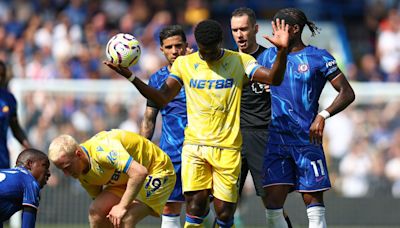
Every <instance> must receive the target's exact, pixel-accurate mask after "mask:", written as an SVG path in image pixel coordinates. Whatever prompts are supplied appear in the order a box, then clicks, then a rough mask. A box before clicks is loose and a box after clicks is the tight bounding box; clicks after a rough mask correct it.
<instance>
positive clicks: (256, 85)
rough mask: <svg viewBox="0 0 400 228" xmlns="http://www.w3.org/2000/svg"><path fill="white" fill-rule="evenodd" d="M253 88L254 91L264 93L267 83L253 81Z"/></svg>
mask: <svg viewBox="0 0 400 228" xmlns="http://www.w3.org/2000/svg"><path fill="white" fill-rule="evenodd" d="M251 90H253V92H254V93H256V94H260V93H263V91H264V90H265V84H261V83H258V82H254V83H251Z"/></svg>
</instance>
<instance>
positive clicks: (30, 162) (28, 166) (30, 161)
mask: <svg viewBox="0 0 400 228" xmlns="http://www.w3.org/2000/svg"><path fill="white" fill-rule="evenodd" d="M32 165H33V161H32V160H31V159H28V160H27V161H26V163H25V165H24V166H25V168H27V169H28V170H32Z"/></svg>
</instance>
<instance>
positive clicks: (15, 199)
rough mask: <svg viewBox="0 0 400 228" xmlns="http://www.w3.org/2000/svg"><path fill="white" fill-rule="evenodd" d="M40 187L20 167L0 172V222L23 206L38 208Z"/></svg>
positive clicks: (28, 173)
mask: <svg viewBox="0 0 400 228" xmlns="http://www.w3.org/2000/svg"><path fill="white" fill-rule="evenodd" d="M39 193H40V187H39V183H38V182H37V181H36V179H35V178H34V177H33V176H32V175H31V173H30V172H29V171H28V170H27V169H25V168H22V167H17V168H12V169H1V170H0V222H2V221H5V220H7V219H9V218H10V216H11V215H13V214H14V213H15V212H17V211H19V210H21V209H22V207H23V206H30V207H34V208H36V209H37V208H38V207H39V200H40V195H39Z"/></svg>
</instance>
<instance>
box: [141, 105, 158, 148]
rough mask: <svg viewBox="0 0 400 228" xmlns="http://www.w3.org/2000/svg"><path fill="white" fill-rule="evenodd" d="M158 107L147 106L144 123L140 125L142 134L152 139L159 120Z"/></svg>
mask: <svg viewBox="0 0 400 228" xmlns="http://www.w3.org/2000/svg"><path fill="white" fill-rule="evenodd" d="M158 111H159V110H158V109H156V108H154V107H151V106H147V107H146V111H145V113H144V117H143V121H142V124H141V125H140V135H142V136H143V137H146V138H147V139H149V140H151V138H152V137H153V134H154V128H155V125H156V121H157V115H158Z"/></svg>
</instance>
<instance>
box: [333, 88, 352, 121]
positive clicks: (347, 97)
mask: <svg viewBox="0 0 400 228" xmlns="http://www.w3.org/2000/svg"><path fill="white" fill-rule="evenodd" d="M354 99H355V94H354V91H353V89H352V88H351V87H348V88H343V89H342V90H341V91H340V92H339V94H338V95H337V96H336V98H335V99H334V100H333V102H332V104H331V105H330V106H329V107H328V108H326V110H327V111H328V112H329V114H330V116H333V115H335V114H337V113H339V112H341V111H343V110H344V109H345V108H347V106H349V105H350V104H351V103H352V102H353V101H354Z"/></svg>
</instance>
